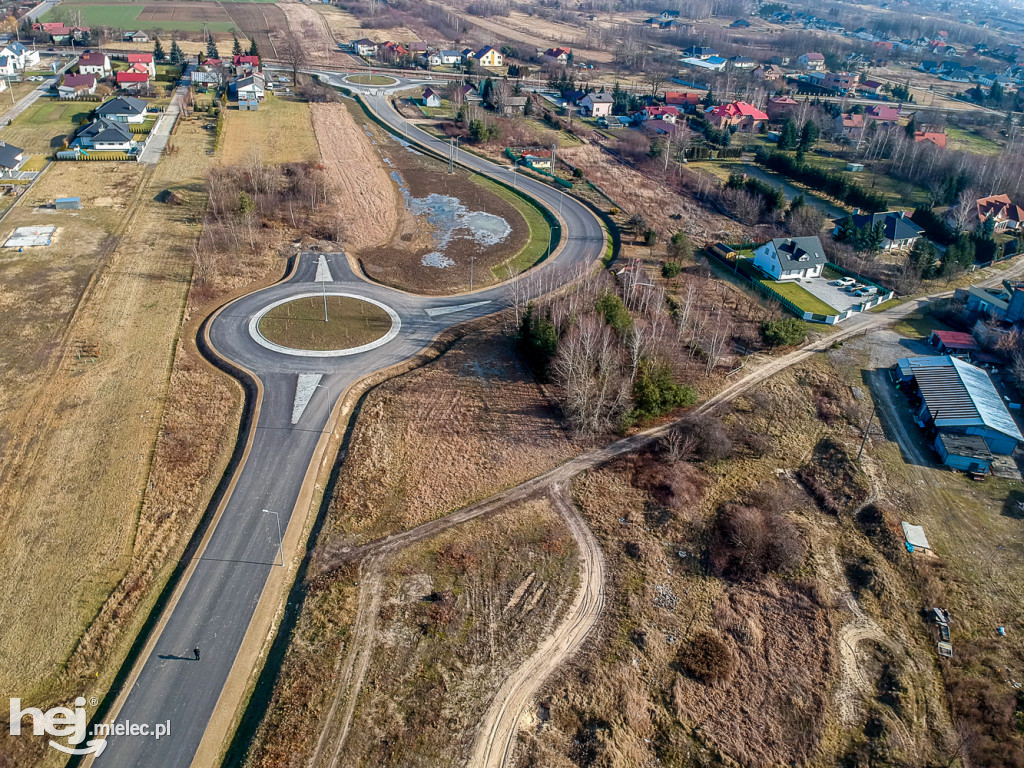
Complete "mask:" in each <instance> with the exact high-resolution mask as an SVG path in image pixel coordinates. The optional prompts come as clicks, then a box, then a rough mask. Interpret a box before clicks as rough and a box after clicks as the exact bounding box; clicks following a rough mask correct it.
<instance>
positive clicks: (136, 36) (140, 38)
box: [124, 29, 149, 43]
mask: <svg viewBox="0 0 1024 768" xmlns="http://www.w3.org/2000/svg"><path fill="white" fill-rule="evenodd" d="M124 39H125V41H126V42H129V43H148V42H149V35H147V34H146V33H145V32H143V31H142V30H141V29H140V30H139V31H138V32H129V33H128V34H127V35H125V36H124Z"/></svg>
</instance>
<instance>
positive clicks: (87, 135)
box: [71, 117, 136, 152]
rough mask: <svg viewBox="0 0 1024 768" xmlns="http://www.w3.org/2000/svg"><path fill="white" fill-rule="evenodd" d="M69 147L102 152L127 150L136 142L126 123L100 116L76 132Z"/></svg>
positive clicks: (133, 146)
mask: <svg viewBox="0 0 1024 768" xmlns="http://www.w3.org/2000/svg"><path fill="white" fill-rule="evenodd" d="M71 147H72V149H85V150H90V149H95V150H98V151H102V152H129V151H131V150H133V149H135V148H136V143H135V136H134V135H133V134H132V131H131V129H130V128H129V127H128V124H127V123H123V122H116V121H114V120H108V119H107V118H105V117H100V118H97V119H96V120H93V121H92V122H91V123H89V124H88V125H87V126H85V127H84V128H82V130H80V131H79V132H78V135H77V136H75V140H74V141H72V142H71Z"/></svg>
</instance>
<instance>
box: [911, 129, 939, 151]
mask: <svg viewBox="0 0 1024 768" xmlns="http://www.w3.org/2000/svg"><path fill="white" fill-rule="evenodd" d="M922 141H930V142H931V143H932V144H934V145H935V146H936V147H941V148H942V149H945V148H946V134H944V133H943V132H942V131H914V143H915V144H917V143H919V142H922Z"/></svg>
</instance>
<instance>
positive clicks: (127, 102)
mask: <svg viewBox="0 0 1024 768" xmlns="http://www.w3.org/2000/svg"><path fill="white" fill-rule="evenodd" d="M96 117H99V118H103V119H105V120H108V121H110V122H113V123H133V124H138V123H143V122H145V121H146V102H144V101H143V100H142V99H137V98H135V97H134V96H118V97H117V98H116V99H110V100H109V101H105V102H103V103H102V104H100V105H99V106H98V107H96Z"/></svg>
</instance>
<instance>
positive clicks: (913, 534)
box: [900, 522, 932, 551]
mask: <svg viewBox="0 0 1024 768" xmlns="http://www.w3.org/2000/svg"><path fill="white" fill-rule="evenodd" d="M900 525H902V526H903V538H905V539H906V540H907V544H910V545H911V546H912V547H913V548H914V549H927V550H928V551H931V548H932V545H931V544H929V543H928V537H927V536H925V535H924V528H922V527H921V526H920V525H911V524H910V523H906V522H904V523H900Z"/></svg>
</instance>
